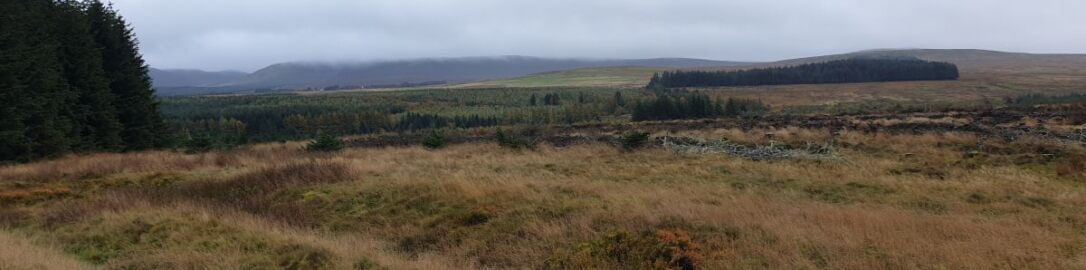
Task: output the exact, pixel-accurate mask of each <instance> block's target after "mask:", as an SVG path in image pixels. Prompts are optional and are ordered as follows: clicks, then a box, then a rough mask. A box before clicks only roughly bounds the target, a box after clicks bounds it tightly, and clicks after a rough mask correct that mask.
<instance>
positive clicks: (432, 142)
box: [422, 130, 445, 149]
mask: <svg viewBox="0 0 1086 270" xmlns="http://www.w3.org/2000/svg"><path fill="white" fill-rule="evenodd" d="M422 146H425V147H426V148H429V149H438V148H441V147H444V146H445V136H444V135H441V133H438V132H437V131H436V130H435V131H430V135H429V136H426V138H425V139H423V140H422Z"/></svg>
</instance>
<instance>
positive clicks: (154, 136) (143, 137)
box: [87, 0, 166, 150]
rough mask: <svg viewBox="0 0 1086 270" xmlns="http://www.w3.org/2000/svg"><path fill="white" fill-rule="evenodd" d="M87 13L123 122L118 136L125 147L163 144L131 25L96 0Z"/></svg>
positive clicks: (162, 129) (162, 131) (159, 121)
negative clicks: (122, 128) (122, 127)
mask: <svg viewBox="0 0 1086 270" xmlns="http://www.w3.org/2000/svg"><path fill="white" fill-rule="evenodd" d="M87 16H88V18H89V20H90V25H91V30H92V33H93V34H94V39H95V41H96V42H97V43H98V45H99V46H100V48H101V51H102V62H103V70H104V71H105V75H106V78H108V80H109V88H110V90H111V92H112V93H113V95H114V98H115V100H114V104H116V108H117V116H118V120H120V123H121V124H122V125H123V126H124V130H123V131H122V132H121V138H122V139H123V140H124V142H125V149H127V150H138V149H147V148H152V147H159V146H163V145H165V143H166V142H165V140H164V138H165V137H166V136H165V124H164V123H163V121H162V117H161V116H160V115H159V113H158V103H157V102H156V101H155V99H154V90H153V89H151V78H150V77H149V76H148V74H147V66H146V64H144V62H143V58H142V56H141V55H140V54H139V51H138V42H137V41H136V39H135V36H134V35H133V33H132V29H131V28H129V27H128V25H127V24H126V23H125V21H124V19H123V18H121V16H120V15H119V14H117V13H116V12H115V11H114V10H113V9H112V8H111V7H108V6H105V5H104V4H102V2H100V1H98V0H93V1H90V2H89V6H88V8H87Z"/></svg>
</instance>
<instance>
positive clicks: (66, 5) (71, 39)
mask: <svg viewBox="0 0 1086 270" xmlns="http://www.w3.org/2000/svg"><path fill="white" fill-rule="evenodd" d="M57 13H58V15H60V16H56V18H54V22H55V26H56V30H55V33H57V38H58V39H59V41H60V55H59V56H60V57H59V59H60V60H61V64H62V66H63V69H64V77H65V80H66V81H67V83H68V87H70V89H71V90H72V91H73V92H75V93H76V94H77V101H76V102H74V104H73V106H65V107H64V108H63V109H64V112H63V114H65V115H67V116H68V117H70V118H72V120H73V121H74V122H75V125H74V127H75V128H73V129H72V132H73V135H72V136H73V137H74V138H77V139H78V140H77V143H78V145H77V148H78V150H84V151H86V150H119V149H120V147H121V146H122V145H123V142H122V141H121V130H122V129H123V126H122V125H121V123H120V122H119V121H118V120H117V113H116V109H115V108H114V106H113V94H112V93H110V88H109V81H107V79H106V77H105V76H104V71H103V70H102V53H101V52H100V51H99V50H98V48H97V46H96V45H95V42H94V39H93V37H92V35H91V30H90V21H89V19H88V18H87V15H86V14H85V13H84V12H83V4H82V3H81V2H76V1H72V0H64V1H61V2H58V6H57Z"/></svg>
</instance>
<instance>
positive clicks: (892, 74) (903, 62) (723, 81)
mask: <svg viewBox="0 0 1086 270" xmlns="http://www.w3.org/2000/svg"><path fill="white" fill-rule="evenodd" d="M957 79H958V67H957V66H955V65H954V64H950V63H943V62H929V61H923V60H920V59H866V58H855V59H845V60H836V61H829V62H824V63H812V64H803V65H798V66H791V67H777V68H759V69H750V70H741V71H671V72H663V73H660V74H653V76H652V79H650V81H649V84H648V86H647V87H648V88H679V87H705V86H752V85H780V84H821V83H854V82H889V81H928V80H957Z"/></svg>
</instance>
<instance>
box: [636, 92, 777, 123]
mask: <svg viewBox="0 0 1086 270" xmlns="http://www.w3.org/2000/svg"><path fill="white" fill-rule="evenodd" d="M769 110H770V107H769V105H765V104H764V103H762V102H761V101H758V100H749V99H736V98H728V99H727V100H720V99H716V100H712V99H710V98H709V96H706V95H705V94H701V93H680V94H658V95H657V96H656V97H655V98H650V99H647V100H643V101H640V102H637V104H635V105H634V109H633V115H632V120H633V121H651V120H673V119H701V118H717V117H736V116H748V115H759V114H763V113H766V112H768V111H769Z"/></svg>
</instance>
